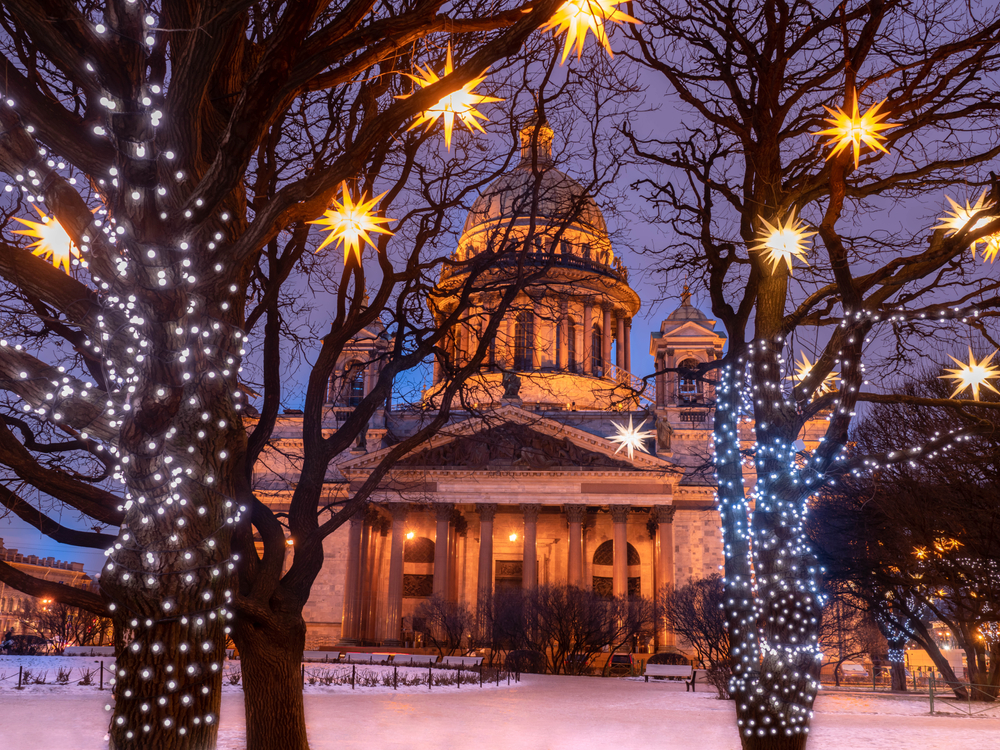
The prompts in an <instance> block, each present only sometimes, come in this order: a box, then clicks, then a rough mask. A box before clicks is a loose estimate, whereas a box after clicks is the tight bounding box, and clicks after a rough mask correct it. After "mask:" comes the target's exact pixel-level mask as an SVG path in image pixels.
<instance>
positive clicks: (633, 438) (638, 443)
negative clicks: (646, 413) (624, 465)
mask: <svg viewBox="0 0 1000 750" xmlns="http://www.w3.org/2000/svg"><path fill="white" fill-rule="evenodd" d="M646 422H647V420H645V419H644V420H642V421H641V422H640V423H639V426H638V427H633V426H632V415H631V414H630V415H629V417H628V427H626V426H625V425H623V424H618V423H617V422H612V423H611V424H613V425H614V426H615V429H616V430H618V434H617V435H613V436H612V437H609V438H608V440H610V441H611V442H612V443H620V445H619V446H618V450H616V451H615V454H616V455H617V454H618V453H620V452H621V450H622V448H628V457H629V458H633V457H634V455H635V449H636V448H638V449H639V450H641V451H645V452H646V453H649V451H647V450H646V449H645V448H644V447H643V441H645V440H648V439H649V438H651V437H654V436H655V435H656V431H655V430H646V432H640V430H641V429H642V426H643V425H644V424H646Z"/></svg>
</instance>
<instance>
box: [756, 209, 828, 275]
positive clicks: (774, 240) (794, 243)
mask: <svg viewBox="0 0 1000 750" xmlns="http://www.w3.org/2000/svg"><path fill="white" fill-rule="evenodd" d="M761 221H762V222H763V223H764V229H763V230H761V233H760V234H759V235H758V236H757V244H756V245H753V246H752V247H751V248H750V249H751V250H759V251H760V252H762V253H767V259H768V260H769V261H771V272H772V273H774V272H775V271H776V270H778V266H780V265H781V261H785V263H786V264H787V265H788V273H791V272H792V256H795V257H796V258H798V259H799V260H801V261H802V262H803V263H805V264H806V265H809V264H808V263H806V249H807V248H806V240H807V239H809V238H810V237H812V236H813V235H814V234H816V232H806V231H805V230H806V228H807V225H806V224H805V223H804V222H802V221H800V220H798V219H796V218H795V209H792V212H791V213H790V214H789V215H788V218H787V219H786V220H785V222H784V223H782V222H781V219H777V220H776V224H777V226H772V225H771V223H770V222H769V221H768V220H767V219H763V218H762V219H761Z"/></svg>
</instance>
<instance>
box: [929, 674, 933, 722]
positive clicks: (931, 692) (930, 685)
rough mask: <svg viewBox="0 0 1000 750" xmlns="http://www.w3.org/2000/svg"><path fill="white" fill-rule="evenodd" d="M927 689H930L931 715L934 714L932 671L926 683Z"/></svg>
mask: <svg viewBox="0 0 1000 750" xmlns="http://www.w3.org/2000/svg"><path fill="white" fill-rule="evenodd" d="M927 689H928V690H929V691H930V695H931V716H933V715H934V673H933V672H931V679H930V681H929V682H928V683H927Z"/></svg>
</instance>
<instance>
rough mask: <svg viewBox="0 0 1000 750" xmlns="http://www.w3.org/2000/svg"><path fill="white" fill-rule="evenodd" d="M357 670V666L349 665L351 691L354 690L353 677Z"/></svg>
mask: <svg viewBox="0 0 1000 750" xmlns="http://www.w3.org/2000/svg"><path fill="white" fill-rule="evenodd" d="M357 668H358V665H357V664H352V665H351V690H354V675H355V672H356V670H357Z"/></svg>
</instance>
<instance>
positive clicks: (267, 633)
mask: <svg viewBox="0 0 1000 750" xmlns="http://www.w3.org/2000/svg"><path fill="white" fill-rule="evenodd" d="M233 640H234V642H235V643H236V646H237V648H238V649H239V651H240V659H241V664H242V670H243V699H244V702H245V704H246V727H247V740H246V741H247V750H275V749H276V748H281V750H309V740H308V738H307V736H306V717H305V710H304V707H303V703H302V652H303V650H304V649H305V642H306V625H305V621H304V620H303V619H302V617H301V615H289V616H278V617H276V618H275V620H274V621H273V622H272V623H271V624H269V625H268V624H263V623H261V622H260V621H254V620H253V619H252V618H248V617H242V616H241V617H239V618H237V620H236V626H235V627H234V628H233Z"/></svg>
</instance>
